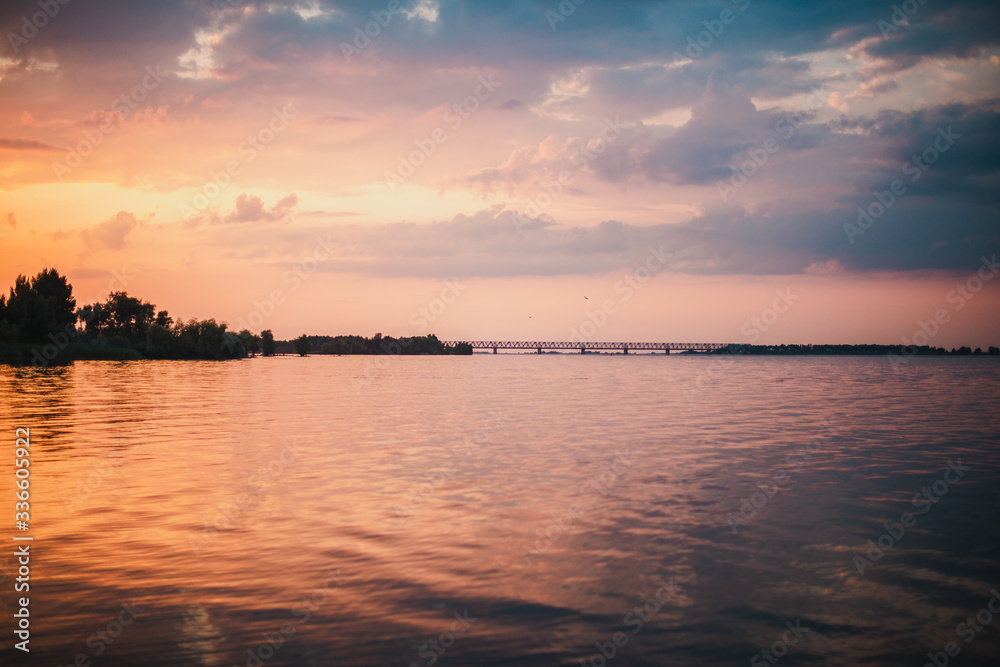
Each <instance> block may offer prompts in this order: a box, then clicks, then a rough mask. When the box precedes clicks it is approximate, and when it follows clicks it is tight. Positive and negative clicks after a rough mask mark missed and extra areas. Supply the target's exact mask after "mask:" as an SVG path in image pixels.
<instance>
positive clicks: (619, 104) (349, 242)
mask: <svg viewBox="0 0 1000 667" xmlns="http://www.w3.org/2000/svg"><path fill="white" fill-rule="evenodd" d="M577 2H579V0H577ZM46 11H48V14H46V13H45V12H46ZM0 29H2V34H3V39H2V42H0V286H3V288H4V289H6V287H7V286H9V285H10V284H12V283H13V281H14V278H15V277H16V276H17V275H18V274H22V273H23V274H29V275H33V274H35V273H37V272H38V271H40V270H41V269H42V268H45V267H49V266H53V267H55V268H57V269H58V270H59V271H60V272H62V273H64V274H66V275H68V276H69V279H70V281H71V283H72V284H73V286H74V288H75V295H76V297H77V300H78V302H79V303H80V305H82V304H83V303H89V302H93V301H95V300H97V299H99V298H103V297H104V296H106V294H107V293H108V291H109V290H117V289H125V290H127V291H128V292H129V293H130V294H132V295H134V296H139V297H142V298H144V299H147V300H149V301H152V302H153V303H155V304H156V305H157V306H158V307H159V308H165V309H167V310H169V311H170V313H171V315H173V316H174V317H182V318H185V319H187V318H191V317H198V318H208V317H214V318H216V319H218V320H222V321H226V322H228V323H229V324H230V326H231V327H235V328H242V327H243V326H247V327H249V328H251V329H252V330H254V331H257V332H259V331H260V330H261V329H267V328H269V329H272V330H273V331H274V333H275V336H276V337H278V338H288V337H292V336H296V335H298V334H300V333H308V334H348V333H357V334H363V335H372V334H374V333H376V332H382V333H383V334H385V335H403V334H418V333H419V334H426V333H436V334H437V335H438V336H439V337H440V338H442V339H484V338H485V339H530V340H535V339H546V340H568V339H569V338H570V337H571V335H572V332H573V331H574V330H577V331H579V330H580V327H581V326H582V325H583V323H586V322H593V326H592V327H590V328H589V329H588V330H590V331H592V332H593V333H592V334H590V335H589V336H588V339H589V340H633V341H674V342H747V343H749V342H755V343H809V342H812V343H824V342H827V343H867V342H871V343H899V342H908V340H910V339H912V336H913V334H914V333H915V332H917V331H920V330H921V326H920V322H924V323H925V325H927V322H928V321H929V320H933V319H934V318H935V315H937V316H938V322H939V324H938V326H936V327H935V326H932V325H927V326H925V327H924V329H925V330H928V329H929V330H931V331H932V332H933V333H932V332H931V331H928V334H929V335H928V340H929V343H930V344H931V345H938V346H944V347H954V346H958V345H962V344H966V345H971V346H973V347H976V346H983V347H986V346H987V345H1000V267H998V266H996V265H995V264H993V263H991V262H988V261H987V262H984V258H985V260H991V259H992V258H993V257H994V256H995V255H996V254H998V251H1000V189H998V184H1000V182H998V174H1000V44H998V42H1000V5H997V4H996V3H989V2H982V1H981V0H978V1H968V2H965V1H959V2H948V1H946V0H926V1H925V2H920V1H919V0H908V2H902V3H898V2H897V3H896V4H893V3H880V2H871V1H870V0H866V1H864V2H860V1H858V2H838V3H829V2H823V3H820V2H803V1H792V0H788V1H785V2H778V1H766V0H735V1H730V0H722V1H720V2H700V1H698V2H695V1H690V2H687V1H677V2H654V1H649V2H646V1H643V0H630V1H623V2H614V3H611V2H598V1H596V0H585V1H583V2H582V3H581V4H576V2H573V1H572V0H565V1H564V2H562V3H561V4H560V3H559V2H558V1H556V0H545V1H542V0H539V1H535V0H515V1H512V2H490V3H487V2H453V1H449V0H441V1H440V2H438V1H435V0H417V1H413V0H402V1H401V2H397V1H396V0H392V1H391V2H390V1H383V0H377V1H372V2H351V1H343V2H341V1H338V2H325V1H317V0H305V1H301V2H280V1H269V2H246V1H241V0H216V1H215V2H214V3H212V2H208V1H194V0H189V1H188V2H168V1H164V0H155V1H154V0H147V1H141V0H140V1H131V2H108V1H105V0H68V1H66V2H65V4H60V3H59V2H58V1H57V0H48V1H47V0H42V1H41V2H38V1H37V0H36V1H35V2H25V1H22V0H14V1H12V2H6V3H3V6H2V8H0ZM859 209H860V211H861V212H865V213H866V215H867V216H870V217H861V219H860V220H859V215H860V213H859ZM781 295H784V296H781ZM789 295H790V296H789ZM585 297H586V298H585ZM782 299H784V300H782ZM776 304H778V305H777V306H776ZM772 308H775V309H776V310H775V311H773V312H772V311H770V310H769V309H772ZM779 310H780V311H784V312H778V311H779ZM605 311H606V312H605ZM941 311H944V314H943V315H942V313H941ZM775 314H776V316H775ZM762 317H763V318H764V319H763V320H761V319H760V318H762ZM752 318H758V320H757V321H756V322H755V321H754V320H753V319H752Z"/></svg>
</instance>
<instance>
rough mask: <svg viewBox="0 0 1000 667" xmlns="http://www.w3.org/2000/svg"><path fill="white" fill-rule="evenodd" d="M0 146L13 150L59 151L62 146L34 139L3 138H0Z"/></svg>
mask: <svg viewBox="0 0 1000 667" xmlns="http://www.w3.org/2000/svg"><path fill="white" fill-rule="evenodd" d="M0 148H6V149H8V150H14V151H61V150H63V149H62V148H59V147H58V146H53V145H52V144H47V143H45V142H44V141H38V140H36V139H3V138H0Z"/></svg>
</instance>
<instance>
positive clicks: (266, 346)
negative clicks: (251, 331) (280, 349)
mask: <svg viewBox="0 0 1000 667" xmlns="http://www.w3.org/2000/svg"><path fill="white" fill-rule="evenodd" d="M260 346H261V350H262V351H261V354H262V355H264V356H265V357H273V356H274V350H275V349H276V348H277V345H275V343H274V334H272V333H271V330H270V329H264V330H263V331H261V332H260Z"/></svg>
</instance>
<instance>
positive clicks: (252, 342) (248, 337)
mask: <svg viewBox="0 0 1000 667" xmlns="http://www.w3.org/2000/svg"><path fill="white" fill-rule="evenodd" d="M237 335H238V336H239V338H240V343H241V344H242V345H243V349H245V350H246V351H247V352H249V353H250V354H257V352H259V351H260V338H258V337H257V336H255V335H253V334H252V333H250V331H249V330H248V329H244V330H243V331H241V332H239V333H238V334H237Z"/></svg>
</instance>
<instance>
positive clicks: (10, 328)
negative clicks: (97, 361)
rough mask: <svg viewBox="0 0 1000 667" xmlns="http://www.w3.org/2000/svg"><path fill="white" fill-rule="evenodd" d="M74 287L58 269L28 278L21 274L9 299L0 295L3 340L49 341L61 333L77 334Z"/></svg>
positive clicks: (0, 322)
mask: <svg viewBox="0 0 1000 667" xmlns="http://www.w3.org/2000/svg"><path fill="white" fill-rule="evenodd" d="M75 308H76V299H74V298H73V287H72V286H71V285H70V284H69V282H68V281H67V280H66V278H65V276H61V275H59V272H58V271H56V270H55V269H44V270H42V271H41V272H40V273H39V274H38V275H37V276H35V277H34V278H32V279H30V280H29V279H28V278H27V277H25V276H18V277H17V278H16V279H15V280H14V286H13V287H12V288H11V289H10V295H9V296H8V297H7V298H5V299H4V298H2V297H0V340H2V341H6V342H10V343H18V342H21V343H42V342H45V343H48V342H50V338H51V337H52V336H55V335H57V334H59V335H60V336H67V340H68V336H69V335H74V334H75V322H76V315H75V313H74V310H75Z"/></svg>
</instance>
